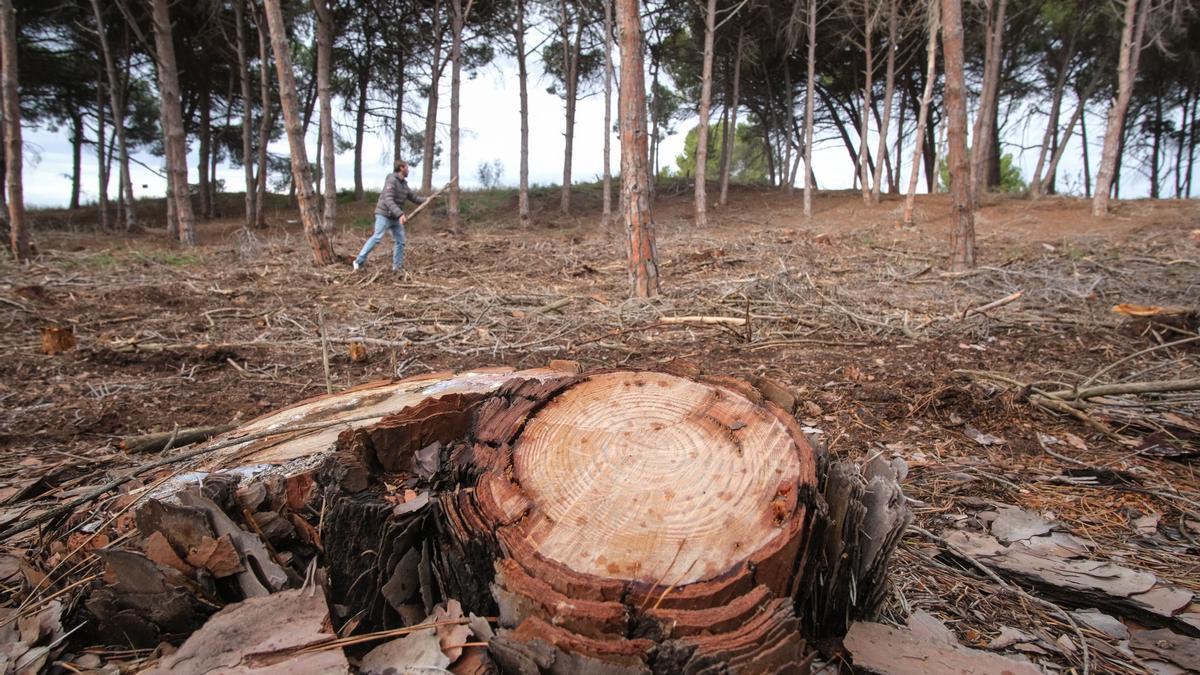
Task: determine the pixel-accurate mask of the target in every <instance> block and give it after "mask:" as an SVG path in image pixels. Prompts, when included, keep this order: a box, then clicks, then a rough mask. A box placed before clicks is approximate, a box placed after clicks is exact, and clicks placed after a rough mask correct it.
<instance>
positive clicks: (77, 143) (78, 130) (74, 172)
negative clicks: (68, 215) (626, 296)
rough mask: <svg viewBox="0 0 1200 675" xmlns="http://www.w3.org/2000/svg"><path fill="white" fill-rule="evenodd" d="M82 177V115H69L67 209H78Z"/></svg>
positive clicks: (77, 112)
mask: <svg viewBox="0 0 1200 675" xmlns="http://www.w3.org/2000/svg"><path fill="white" fill-rule="evenodd" d="M82 175H83V113H80V112H79V111H78V110H75V111H74V112H72V113H71V201H70V206H69V208H71V209H77V208H79V191H80V188H81V186H80V183H81V182H82V180H81V177H82Z"/></svg>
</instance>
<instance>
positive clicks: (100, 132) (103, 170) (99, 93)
mask: <svg viewBox="0 0 1200 675" xmlns="http://www.w3.org/2000/svg"><path fill="white" fill-rule="evenodd" d="M107 141H108V135H107V131H106V126H105V114H104V85H103V84H102V83H101V81H100V80H96V175H97V177H98V179H99V180H98V183H97V186H96V188H97V189H96V195H97V197H96V201H97V202H98V203H97V205H96V207H97V209H96V210H97V212H98V213H99V215H100V219H99V222H100V229H102V230H107V229H108V228H109V223H108V157H107V155H106V153H105V151H104V149H105V147H107V145H108V143H107Z"/></svg>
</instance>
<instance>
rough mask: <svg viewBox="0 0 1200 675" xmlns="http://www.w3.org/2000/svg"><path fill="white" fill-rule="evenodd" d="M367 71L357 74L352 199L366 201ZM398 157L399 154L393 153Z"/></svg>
mask: <svg viewBox="0 0 1200 675" xmlns="http://www.w3.org/2000/svg"><path fill="white" fill-rule="evenodd" d="M368 76H369V75H368V74H367V73H359V76H358V106H357V110H355V111H354V201H356V202H363V201H366V189H365V188H364V187H363V140H364V139H365V138H366V133H367V85H368V84H369V80H368V79H367V78H368ZM394 156H395V157H400V155H399V154H394Z"/></svg>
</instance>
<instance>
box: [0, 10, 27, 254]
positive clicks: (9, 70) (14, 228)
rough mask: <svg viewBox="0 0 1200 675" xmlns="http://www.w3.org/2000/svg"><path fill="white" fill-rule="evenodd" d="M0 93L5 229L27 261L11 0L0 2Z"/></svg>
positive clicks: (11, 243) (14, 31) (14, 28)
mask: <svg viewBox="0 0 1200 675" xmlns="http://www.w3.org/2000/svg"><path fill="white" fill-rule="evenodd" d="M0 38H2V39H0V45H2V46H0V91H2V92H3V96H0V98H3V103H4V161H5V173H4V181H5V183H6V184H7V188H8V228H9V239H10V242H9V243H10V246H11V247H12V254H13V257H14V258H16V259H17V260H18V261H25V260H28V259H29V257H30V255H31V253H32V251H31V250H30V246H29V230H27V229H26V223H25V195H24V187H23V185H22V181H21V176H22V174H21V151H22V145H21V104H20V99H19V98H18V96H19V90H18V87H17V16H16V12H14V11H13V5H12V0H0Z"/></svg>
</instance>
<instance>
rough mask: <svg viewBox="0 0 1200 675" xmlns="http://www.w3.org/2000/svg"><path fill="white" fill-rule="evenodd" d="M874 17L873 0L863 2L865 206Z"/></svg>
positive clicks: (861, 160) (861, 158) (861, 159)
mask: <svg viewBox="0 0 1200 675" xmlns="http://www.w3.org/2000/svg"><path fill="white" fill-rule="evenodd" d="M873 23H874V16H873V15H872V11H871V0H863V53H864V56H865V59H866V66H865V68H864V77H865V81H864V83H863V95H862V110H861V111H860V113H859V115H860V116H859V122H860V127H859V132H858V173H859V183H860V188H861V190H862V198H863V203H864V204H870V203H871V166H870V162H871V159H870V151H869V150H868V149H867V138H868V136H867V135H868V134H869V133H870V124H871V117H870V114H869V111H870V110H871V94H872V87H873V86H874V83H873V81H872V77H873V76H874V70H875V62H874V59H873V57H872V52H871V48H872V46H871V33H872V30H871V29H872V24H873Z"/></svg>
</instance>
